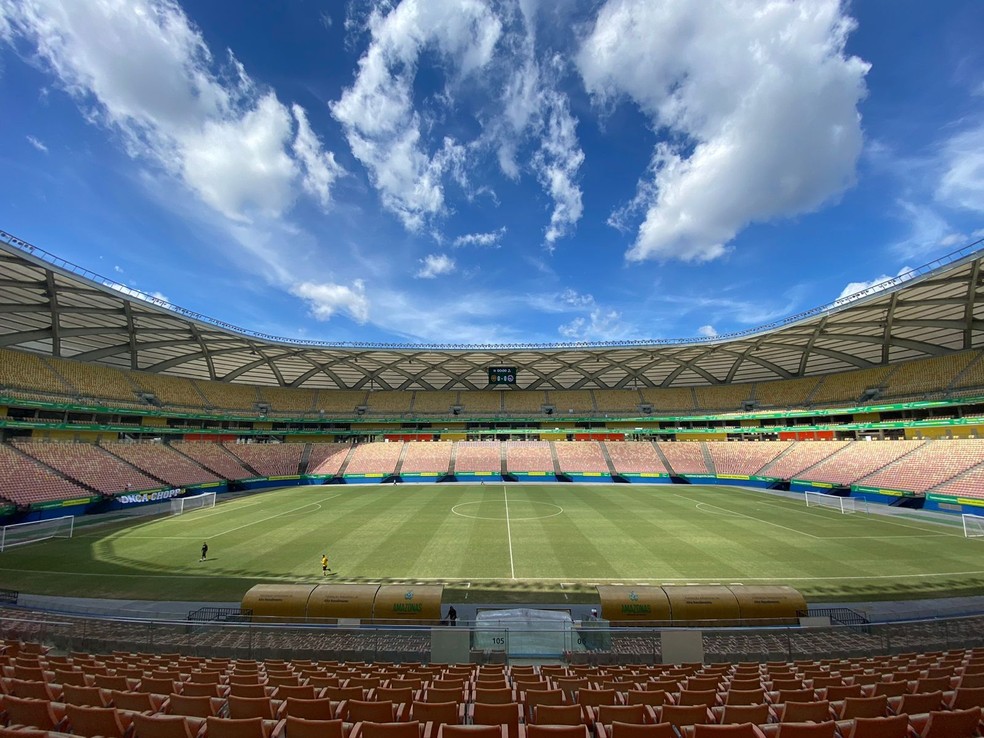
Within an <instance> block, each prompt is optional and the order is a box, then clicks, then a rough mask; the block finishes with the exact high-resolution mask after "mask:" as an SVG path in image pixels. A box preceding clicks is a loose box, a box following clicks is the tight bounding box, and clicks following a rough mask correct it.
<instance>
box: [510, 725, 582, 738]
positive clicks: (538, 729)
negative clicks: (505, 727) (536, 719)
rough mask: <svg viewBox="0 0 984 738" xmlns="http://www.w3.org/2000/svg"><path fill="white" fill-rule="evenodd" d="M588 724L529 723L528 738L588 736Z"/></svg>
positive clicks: (579, 737) (576, 737)
mask: <svg viewBox="0 0 984 738" xmlns="http://www.w3.org/2000/svg"><path fill="white" fill-rule="evenodd" d="M588 736H589V733H588V726H587V725H527V726H526V738H588Z"/></svg>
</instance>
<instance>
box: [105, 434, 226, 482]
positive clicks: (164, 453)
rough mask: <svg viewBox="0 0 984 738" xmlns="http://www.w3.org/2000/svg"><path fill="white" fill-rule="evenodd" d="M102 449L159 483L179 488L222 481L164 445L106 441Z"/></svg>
mask: <svg viewBox="0 0 984 738" xmlns="http://www.w3.org/2000/svg"><path fill="white" fill-rule="evenodd" d="M100 445H101V446H102V447H103V448H105V449H106V450H107V451H109V452H110V453H112V454H114V455H115V456H119V457H121V458H123V459H125V460H126V461H127V462H129V463H131V464H133V465H134V466H136V467H138V468H140V469H143V470H144V471H145V472H147V473H148V474H152V475H153V476H154V477H156V478H157V479H163V480H164V481H165V482H167V483H168V484H170V485H173V486H175V487H183V486H185V485H189V484H203V483H205V482H218V481H220V480H219V477H218V476H216V475H215V474H212V473H211V472H210V471H208V470H206V469H203V468H202V467H200V466H199V465H198V464H196V463H194V462H193V461H190V460H189V459H187V458H185V457H184V456H182V455H181V454H179V453H178V452H177V451H175V450H174V449H172V448H170V447H168V446H165V445H163V444H161V443H122V442H111V441H104V442H103V443H101V444H100Z"/></svg>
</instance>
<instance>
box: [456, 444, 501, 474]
mask: <svg viewBox="0 0 984 738" xmlns="http://www.w3.org/2000/svg"><path fill="white" fill-rule="evenodd" d="M455 446H456V448H455V452H454V454H455V458H454V471H455V473H456V474H458V473H467V472H491V473H492V474H498V473H499V472H500V471H502V457H501V449H502V445H501V444H500V443H499V442H498V441H458V443H457V444H456V445H455Z"/></svg>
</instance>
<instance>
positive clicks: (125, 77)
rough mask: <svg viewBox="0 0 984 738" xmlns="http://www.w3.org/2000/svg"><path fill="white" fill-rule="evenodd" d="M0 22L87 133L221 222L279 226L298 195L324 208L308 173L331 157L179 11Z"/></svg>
mask: <svg viewBox="0 0 984 738" xmlns="http://www.w3.org/2000/svg"><path fill="white" fill-rule="evenodd" d="M2 12H3V16H4V17H5V19H6V22H7V23H8V24H9V27H10V29H11V30H10V33H9V34H8V35H9V36H10V37H17V36H19V37H22V38H24V39H25V40H27V41H29V42H31V43H32V44H33V45H34V46H35V47H36V49H37V57H38V59H39V60H40V61H41V62H42V64H43V65H44V66H45V67H46V68H47V69H48V70H49V71H50V72H52V73H53V74H54V75H55V76H56V77H57V78H58V80H59V81H60V83H61V85H62V86H63V87H64V88H65V89H66V90H67V91H68V92H69V93H70V94H71V95H72V96H73V97H74V98H75V100H76V101H77V102H78V104H79V106H80V107H81V108H82V110H83V112H84V113H85V115H86V116H87V117H88V118H89V119H90V120H91V121H94V122H98V123H100V124H102V125H104V126H107V127H109V128H111V129H113V130H115V131H117V132H118V133H119V134H120V135H121V137H122V139H123V142H124V144H125V145H126V149H127V151H128V153H129V154H130V155H131V156H133V157H135V158H140V159H142V160H145V161H150V162H152V163H154V164H155V165H157V166H158V167H159V168H160V169H162V170H163V171H165V172H167V173H168V174H170V175H172V176H174V177H177V178H178V179H180V180H181V181H182V182H183V183H184V184H185V185H186V186H187V187H188V188H189V189H190V190H191V191H193V192H195V193H197V195H198V196H199V197H200V198H201V199H202V200H203V201H204V202H205V203H207V204H208V205H209V206H210V207H212V208H214V209H215V210H217V211H218V212H220V213H221V214H222V215H224V216H225V217H227V218H230V219H232V220H237V221H240V222H251V221H252V220H253V219H254V218H256V217H264V216H265V217H279V216H281V215H282V214H283V213H284V212H285V211H286V210H287V209H288V208H289V207H290V206H291V205H292V203H293V201H294V199H295V197H296V194H297V190H298V184H300V185H301V187H303V188H304V189H305V190H307V191H309V192H310V191H313V194H314V195H315V197H317V199H318V200H319V201H320V202H321V203H322V204H324V203H325V201H326V199H327V188H326V186H325V182H326V180H325V178H324V177H323V176H322V173H321V172H319V171H317V165H316V164H315V162H317V161H320V162H321V163H322V164H323V165H324V164H325V163H326V162H327V161H331V155H330V154H327V155H326V154H323V152H321V150H320V145H319V144H317V139H316V138H315V137H314V136H313V135H311V134H310V130H309V129H308V130H304V129H305V123H306V119H305V122H303V123H302V120H301V117H300V116H297V120H296V126H295V119H294V118H293V117H292V116H291V112H290V110H288V108H287V107H286V106H284V105H283V104H282V103H281V102H280V101H279V100H278V99H277V97H276V95H275V94H274V93H273V92H269V91H266V92H264V91H259V90H257V89H256V86H255V84H254V83H253V81H252V80H251V79H250V78H249V76H248V75H247V74H246V71H245V69H244V68H243V66H242V65H241V64H240V63H239V62H238V61H237V60H236V59H235V57H233V56H232V54H231V53H230V54H229V56H228V59H227V60H226V62H225V63H224V64H221V65H219V64H216V63H215V60H214V59H213V57H212V55H211V52H210V51H209V49H208V47H207V45H206V43H205V40H204V39H203V37H202V35H201V33H200V31H199V30H198V29H197V28H195V27H194V26H193V25H192V24H191V22H190V21H189V20H188V18H187V17H186V16H185V14H184V12H183V10H182V9H181V7H180V6H179V5H178V4H177V2H175V0H134V1H133V2H125V3H124V2H120V0H90V1H87V2H75V1H73V0H33V2H29V3H28V2H24V3H13V2H4V4H3V6H2ZM295 128H296V129H297V132H296V135H295ZM292 154H294V155H296V156H297V157H298V159H295V158H294V156H292ZM328 184H330V181H328Z"/></svg>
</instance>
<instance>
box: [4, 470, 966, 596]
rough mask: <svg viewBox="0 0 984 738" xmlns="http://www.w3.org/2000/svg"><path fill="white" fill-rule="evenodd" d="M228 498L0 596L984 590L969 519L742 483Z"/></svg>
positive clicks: (96, 549) (94, 549) (138, 529)
mask: <svg viewBox="0 0 984 738" xmlns="http://www.w3.org/2000/svg"><path fill="white" fill-rule="evenodd" d="M219 499H220V502H219V503H218V504H217V505H216V506H215V507H214V508H212V509H204V510H196V511H192V512H188V513H185V514H183V515H178V516H173V517H156V518H153V519H146V518H144V519H142V520H140V519H138V520H133V519H130V520H128V521H121V522H117V523H113V524H108V525H99V526H88V525H87V526H79V527H78V528H77V529H76V531H75V537H73V538H71V539H54V540H50V541H45V542H42V543H36V544H31V545H26V546H22V547H18V548H12V549H9V550H7V551H5V552H3V553H2V554H0V586H2V587H6V588H11V589H18V590H20V591H24V592H31V593H36V594H65V595H73V596H85V597H115V598H135V599H165V600H191V601H238V600H240V599H241V598H242V595H243V594H244V593H245V592H246V590H248V589H249V588H250V587H251V586H252V585H254V584H256V583H260V582H284V583H288V582H289V583H314V582H322V581H330V582H338V583H341V582H373V583H408V582H409V583H431V582H444V583H445V584H446V587H447V589H448V590H450V591H446V594H445V599H446V600H450V601H455V602H476V603H488V602H531V603H535V602H541V603H542V602H565V601H567V602H578V601H580V602H584V601H588V600H590V599H592V598H594V597H595V594H594V587H595V585H598V584H613V583H615V584H618V583H622V584H635V585H640V584H657V585H658V584H686V583H691V584H705V583H706V584H710V583H720V584H733V583H745V584H766V583H767V584H788V585H791V586H794V587H796V588H798V589H799V590H801V591H802V592H803V593H804V594H805V595H806V596H807V598H808V599H809V600H811V601H814V602H817V601H824V600H826V601H834V600H867V599H886V598H889V599H901V598H905V597H913V596H915V597H942V596H950V595H956V594H961V595H963V594H981V593H984V540H980V539H966V538H964V536H963V530H962V528H961V527H960V519H959V518H955V519H954V520H953V521H952V522H951V523H949V524H947V523H945V522H944V523H941V522H935V521H931V520H927V519H921V518H920V515H919V514H918V513H916V512H910V513H906V514H903V515H896V516H885V515H876V514H870V515H869V514H863V513H858V514H853V515H844V514H841V513H840V512H838V511H835V510H828V509H825V508H816V507H807V506H806V505H805V504H804V501H803V499H802V497H798V498H793V497H789V496H781V495H773V494H768V493H765V492H760V491H754V490H747V489H741V488H737V487H698V486H683V485H674V486H669V485H651V486H649V485H607V486H602V485H587V484H584V485H582V484H562V485H560V484H558V485H546V484H542V485H541V484H536V485H524V484H505V485H504V484H501V483H495V484H487V485H484V486H480V485H464V484H455V485H451V484H444V485H436V484H434V485H417V484H413V485H411V484H405V485H399V486H376V485H373V486H369V485H352V486H309V487H292V488H287V489H282V490H276V491H269V492H263V493H258V494H254V495H250V496H242V497H237V498H235V499H229V500H225V501H222V499H221V497H220V498H219ZM202 541H208V545H209V554H208V560H207V561H205V562H202V561H199V557H200V549H201V544H202ZM325 552H327V553H328V555H329V557H330V560H331V567H332V573H331V574H330V575H329V576H328V577H327V578H325V577H323V576H322V573H321V564H320V560H321V554H322V553H325Z"/></svg>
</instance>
